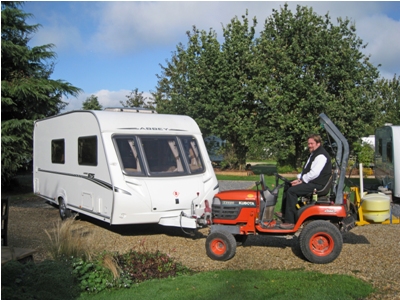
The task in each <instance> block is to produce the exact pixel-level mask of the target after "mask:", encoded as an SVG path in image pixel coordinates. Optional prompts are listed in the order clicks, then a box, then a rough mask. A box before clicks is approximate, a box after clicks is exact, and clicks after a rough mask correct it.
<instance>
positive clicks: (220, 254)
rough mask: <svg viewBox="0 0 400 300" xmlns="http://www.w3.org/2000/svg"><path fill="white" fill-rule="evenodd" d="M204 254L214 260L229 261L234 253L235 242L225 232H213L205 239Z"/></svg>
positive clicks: (232, 237) (229, 234) (231, 236)
mask: <svg viewBox="0 0 400 300" xmlns="http://www.w3.org/2000/svg"><path fill="white" fill-rule="evenodd" d="M206 252H207V255H208V257H210V258H211V259H214V260H220V261H225V260H229V259H231V258H232V257H233V256H234V255H235V252H236V240H235V238H234V236H233V235H232V234H231V233H229V232H226V231H214V232H212V233H210V235H209V236H208V237H207V239H206Z"/></svg>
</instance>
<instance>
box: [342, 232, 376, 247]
mask: <svg viewBox="0 0 400 300" xmlns="http://www.w3.org/2000/svg"><path fill="white" fill-rule="evenodd" d="M343 244H352V245H357V244H370V242H369V241H368V239H367V238H366V237H365V236H363V235H357V234H354V233H352V232H347V233H345V234H344V235H343Z"/></svg>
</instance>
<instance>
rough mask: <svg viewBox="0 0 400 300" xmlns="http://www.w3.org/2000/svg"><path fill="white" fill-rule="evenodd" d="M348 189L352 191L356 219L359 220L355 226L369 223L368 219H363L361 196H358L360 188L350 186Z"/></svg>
mask: <svg viewBox="0 0 400 300" xmlns="http://www.w3.org/2000/svg"><path fill="white" fill-rule="evenodd" d="M350 190H351V191H352V192H354V195H355V197H354V205H355V206H356V208H358V211H357V213H358V219H359V221H357V222H356V225H357V226H363V225H368V224H370V223H369V222H368V221H366V220H364V215H363V211H362V207H361V196H360V190H359V188H358V187H355V186H352V187H351V188H350Z"/></svg>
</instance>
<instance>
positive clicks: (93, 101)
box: [82, 95, 103, 110]
mask: <svg viewBox="0 0 400 300" xmlns="http://www.w3.org/2000/svg"><path fill="white" fill-rule="evenodd" d="M82 109H84V110H102V109H103V106H101V104H100V103H99V99H98V98H97V96H95V95H91V96H90V97H87V98H86V100H85V101H83V103H82Z"/></svg>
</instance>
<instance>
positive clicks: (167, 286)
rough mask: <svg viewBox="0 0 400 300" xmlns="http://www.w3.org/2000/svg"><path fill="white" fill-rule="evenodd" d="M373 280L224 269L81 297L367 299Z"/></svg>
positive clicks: (102, 299) (122, 299) (106, 299)
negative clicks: (370, 281) (368, 281)
mask: <svg viewBox="0 0 400 300" xmlns="http://www.w3.org/2000/svg"><path fill="white" fill-rule="evenodd" d="M373 291H374V289H373V287H372V286H371V284H369V283H367V282H364V281H362V280H360V279H357V278H355V277H351V276H347V275H335V274H329V275H327V274H321V273H317V272H306V271H301V270H296V271H293V270H292V271H278V270H241V271H238V270H236V271H232V270H221V271H212V272H202V273H197V274H195V275H192V276H186V275H185V276H179V277H175V278H168V279H162V280H151V281H146V282H143V283H140V284H136V285H134V286H133V287H131V288H130V289H124V290H116V291H107V292H102V293H100V294H98V295H86V294H85V295H82V296H81V297H80V298H79V300H90V299H93V300H109V299H118V300H125V299H126V300H130V299H168V300H177V299H182V300H186V299H193V300H197V299H198V300H200V299H204V300H210V299H211V300H212V299H215V300H217V299H218V300H225V299H226V300H235V299H238V300H239V299H240V300H246V299H249V300H254V299H282V300H284V299H300V300H301V299H307V300H312V299H315V300H320V299H324V300H330V299H332V300H333V299H341V300H346V299H348V300H350V299H364V298H365V297H367V296H368V295H370V294H371V293H372V292H373Z"/></svg>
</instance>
